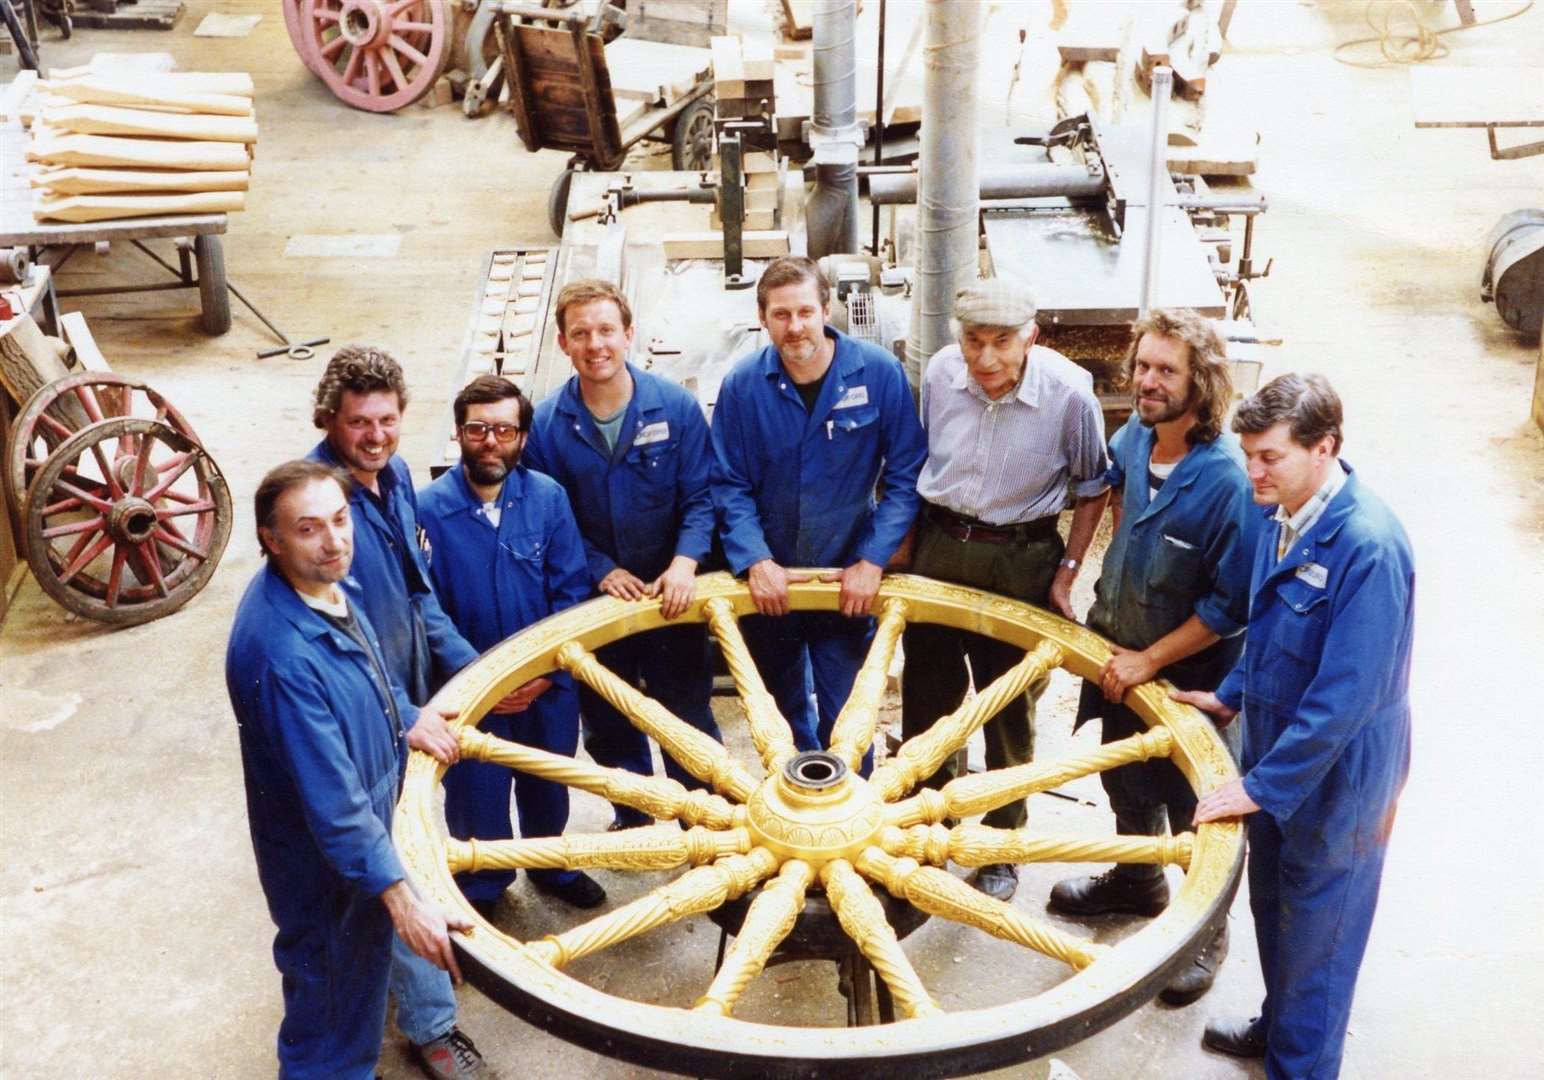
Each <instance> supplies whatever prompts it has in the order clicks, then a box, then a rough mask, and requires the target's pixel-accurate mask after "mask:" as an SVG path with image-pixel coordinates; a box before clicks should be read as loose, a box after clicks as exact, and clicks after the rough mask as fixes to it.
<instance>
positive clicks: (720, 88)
mask: <svg viewBox="0 0 1544 1080" xmlns="http://www.w3.org/2000/svg"><path fill="white" fill-rule="evenodd" d="M713 96H714V97H716V98H718V100H719V101H730V100H744V99H751V100H755V99H759V98H766V99H767V100H768V101H775V100H776V99H777V84H776V82H775V81H774V80H772V79H729V80H717V81H715V82H714V83H713Z"/></svg>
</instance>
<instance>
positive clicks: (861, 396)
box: [831, 386, 868, 409]
mask: <svg viewBox="0 0 1544 1080" xmlns="http://www.w3.org/2000/svg"><path fill="white" fill-rule="evenodd" d="M867 404H868V387H866V386H849V387H848V388H847V392H846V393H845V394H843V395H842V397H841V399H840V400H839V401H838V402H837V403H836V404H835V405H833V406H831V408H833V409H856V408H857V407H858V406H859V405H867Z"/></svg>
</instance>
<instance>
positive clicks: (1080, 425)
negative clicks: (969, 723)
mask: <svg viewBox="0 0 1544 1080" xmlns="http://www.w3.org/2000/svg"><path fill="white" fill-rule="evenodd" d="M954 317H955V320H956V322H957V323H958V329H957V337H958V343H957V344H953V345H946V346H945V347H944V348H942V349H940V350H939V351H938V352H937V353H936V354H934V356H933V357H932V359H931V360H930V361H929V362H928V365H927V368H926V369H925V371H924V372H923V376H922V426H923V428H924V429H925V430H926V432H927V442H928V459H927V464H926V465H924V466H923V468H922V475H921V477H920V478H919V479H918V481H917V493H918V494H919V495H920V496H921V497H922V509H921V512H920V513H919V514H918V516H917V542H916V553H915V556H914V558H913V561H912V570H913V571H915V572H916V573H918V574H925V575H927V576H928V577H931V578H937V579H938V580H940V581H952V582H956V583H958V584H961V585H969V586H972V587H975V588H979V589H987V590H989V591H991V592H995V593H1000V594H1002V595H1004V596H1011V597H1014V598H1016V599H1019V600H1025V601H1027V602H1029V603H1031V604H1036V605H1038V606H1040V607H1045V608H1050V609H1051V610H1053V611H1055V612H1057V613H1058V614H1060V615H1062V616H1064V617H1066V618H1069V619H1071V618H1075V616H1074V615H1073V611H1072V599H1071V596H1072V583H1073V581H1074V580H1075V579H1076V577H1077V572H1078V567H1079V565H1080V564H1081V563H1082V561H1083V554H1084V552H1086V551H1087V550H1088V545H1089V542H1090V541H1091V540H1092V539H1093V535H1094V530H1095V528H1096V527H1097V526H1098V524H1099V517H1100V515H1101V514H1102V513H1103V512H1104V504H1105V499H1106V496H1107V494H1108V484H1107V483H1106V481H1105V476H1104V474H1105V470H1106V469H1107V468H1108V466H1109V459H1108V457H1107V455H1106V453H1105V441H1104V415H1103V413H1102V412H1101V411H1100V407H1099V400H1098V398H1096V397H1095V396H1094V388H1093V378H1092V377H1091V376H1090V375H1089V373H1088V372H1087V371H1084V370H1083V369H1082V368H1080V367H1078V366H1077V365H1076V364H1074V363H1072V361H1070V360H1068V359H1067V358H1066V357H1065V356H1062V355H1061V354H1060V353H1058V352H1055V351H1054V350H1052V349H1047V348H1045V347H1043V346H1040V345H1036V344H1035V338H1036V337H1037V336H1039V327H1038V326H1037V325H1036V323H1035V300H1034V296H1033V295H1032V294H1031V293H1030V291H1029V289H1028V288H1027V287H1025V286H1024V285H1022V284H1020V283H1019V282H1016V281H1013V280H1012V279H1008V278H992V279H990V280H987V281H980V282H977V283H975V284H974V285H971V286H969V287H967V288H964V289H961V290H960V292H959V295H958V296H957V297H956V300H955V307H954ZM1069 492H1070V495H1071V498H1072V502H1073V506H1074V509H1073V514H1072V526H1071V529H1070V532H1069V535H1068V537H1067V539H1066V541H1063V540H1062V537H1061V533H1060V532H1058V531H1057V527H1056V521H1057V516H1058V515H1059V514H1060V513H1061V511H1062V510H1063V509H1064V508H1065V507H1066V505H1067V503H1068V497H1069ZM903 640H904V642H905V650H906V667H905V670H904V672H903V674H902V679H901V698H902V705H901V728H902V732H903V734H904V736H905V737H906V738H911V737H912V736H913V735H916V734H918V733H920V732H922V731H925V730H927V728H928V727H930V726H931V725H932V724H933V722H934V721H935V720H936V719H937V718H938V717H940V716H943V715H946V714H948V713H950V712H952V711H953V710H954V709H956V708H957V707H958V706H959V704H960V702H961V700H962V699H963V698H964V695H965V691H966V687H967V678H970V679H973V680H974V683H975V685H976V687H977V688H978V689H979V688H982V687H985V686H987V685H988V684H989V683H991V681H992V680H993V679H996V678H997V677H998V676H999V675H1001V674H1003V673H1004V672H1005V671H1007V670H1008V669H1009V668H1011V667H1012V666H1013V665H1014V664H1016V663H1018V662H1019V660H1021V659H1022V658H1023V650H1021V649H1018V648H1015V647H1014V646H1012V645H1008V644H1005V643H1003V642H999V641H995V640H993V639H992V638H988V637H984V636H982V635H980V634H975V633H971V632H970V631H966V630H955V629H952V628H950V627H946V626H938V625H934V624H928V623H911V624H909V625H908V626H907V627H906V631H905V637H904V639H903ZM967 660H969V662H970V670H969V675H968V676H967V672H966V667H965V664H966V661H967ZM1044 690H1045V684H1044V683H1041V684H1039V685H1036V686H1034V687H1031V689H1030V692H1029V693H1028V694H1026V695H1022V696H1020V697H1019V698H1018V699H1016V700H1014V701H1012V702H1009V703H1008V705H1006V706H1005V707H1004V708H1003V710H1002V711H1001V712H1000V713H998V714H997V716H996V717H995V718H994V719H992V720H990V721H988V723H987V724H986V726H985V727H984V728H983V729H982V734H983V736H984V738H985V740H986V764H987V768H989V769H1001V768H1006V767H1008V766H1012V765H1019V764H1022V763H1024V762H1026V761H1029V760H1030V758H1031V757H1032V755H1033V752H1034V736H1035V727H1034V702H1035V699H1036V698H1038V697H1039V695H1040V694H1041V693H1042V692H1044ZM952 778H953V764H952V763H949V764H946V765H945V766H944V767H943V768H941V769H940V770H939V771H938V772H937V773H936V774H934V776H933V777H932V778H931V779H929V780H928V781H927V782H928V784H929V785H930V786H934V787H937V786H941V785H942V784H943V783H945V782H946V781H948V780H950V779H952ZM1025 819H1026V811H1025V806H1024V801H1023V800H1022V799H1019V800H1016V801H1015V802H1013V803H1011V804H1009V805H1007V806H1000V807H998V808H997V809H995V810H993V811H991V812H990V813H988V814H987V815H986V816H985V818H984V819H983V824H986V825H992V826H996V827H999V828H1007V829H1016V828H1020V827H1022V826H1023V824H1024V822H1025ZM974 884H975V886H976V888H978V889H980V890H981V891H982V892H984V893H986V894H987V895H988V896H992V897H995V898H996V899H998V900H1008V899H1009V898H1011V897H1012V896H1013V893H1014V890H1015V889H1016V888H1017V887H1018V870H1017V868H1016V867H1014V866H1012V865H1011V864H1008V863H995V864H993V865H990V866H984V867H982V868H981V869H980V870H979V871H977V873H976V876H975V878H974Z"/></svg>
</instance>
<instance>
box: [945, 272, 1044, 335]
mask: <svg viewBox="0 0 1544 1080" xmlns="http://www.w3.org/2000/svg"><path fill="white" fill-rule="evenodd" d="M1035 310H1036V309H1035V296H1034V294H1033V293H1031V292H1030V291H1029V286H1027V285H1025V284H1024V283H1023V282H1020V281H1016V280H1014V279H1013V278H1005V277H996V278H987V279H986V280H985V281H978V282H976V283H975V284H974V285H967V286H966V287H965V288H963V289H961V290H960V291H959V292H957V293H955V294H954V317H955V318H956V319H958V320H959V321H960V322H961V323H962V324H965V325H969V326H1023V325H1024V324H1026V323H1028V322H1029V321H1030V320H1031V319H1033V318H1034V317H1035Z"/></svg>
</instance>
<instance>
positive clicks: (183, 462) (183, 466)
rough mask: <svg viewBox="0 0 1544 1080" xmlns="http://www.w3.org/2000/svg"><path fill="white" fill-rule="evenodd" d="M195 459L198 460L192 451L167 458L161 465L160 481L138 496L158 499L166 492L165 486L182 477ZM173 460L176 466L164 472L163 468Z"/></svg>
mask: <svg viewBox="0 0 1544 1080" xmlns="http://www.w3.org/2000/svg"><path fill="white" fill-rule="evenodd" d="M197 460H198V454H196V453H193V452H189V453H186V454H180V455H178V456H176V457H172V458H168V459H167V460H166V463H165V464H163V465H162V466H161V470H162V472H161V480H160V482H159V483H158V484H156V486H155V487H153V488H151V489H150V490H149V491H147V492H144V493H143V494H142V495H141V496H140V498H142V499H144V500H145V501H146V502H155V501H156V500H157V499H159V498H160V497H161V496H162V495H164V494H165V493H166V489H167V488H169V487H171V486H172V485H173V484H175V483H176V482H177V481H178V480H181V479H182V474H183V473H185V472H187V471H188V470H189V469H190V468H192V467H193V463H194V462H195V461H197ZM173 461H175V462H176V463H177V464H176V466H175V467H174V468H173V469H172V471H171V472H170V473H168V472H166V471H165V469H166V468H167V466H169V465H171V463H172V462H173Z"/></svg>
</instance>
